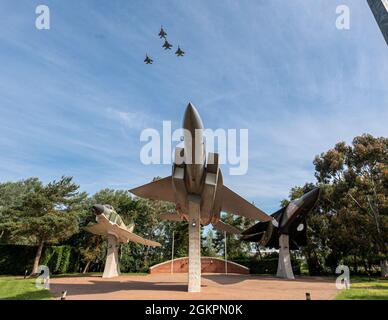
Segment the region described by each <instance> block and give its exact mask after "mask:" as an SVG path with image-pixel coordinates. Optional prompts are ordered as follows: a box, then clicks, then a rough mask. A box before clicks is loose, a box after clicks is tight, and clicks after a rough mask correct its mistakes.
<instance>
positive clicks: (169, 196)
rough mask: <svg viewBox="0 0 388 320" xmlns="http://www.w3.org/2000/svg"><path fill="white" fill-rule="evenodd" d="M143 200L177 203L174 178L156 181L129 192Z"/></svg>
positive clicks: (169, 177)
mask: <svg viewBox="0 0 388 320" xmlns="http://www.w3.org/2000/svg"><path fill="white" fill-rule="evenodd" d="M129 192H131V193H133V194H134V195H137V196H138V197H141V198H146V199H151V200H161V201H168V202H175V192H174V189H173V187H172V177H171V176H168V177H166V178H163V179H159V180H155V181H153V182H150V183H147V184H145V185H143V186H141V187H138V188H135V189H132V190H129Z"/></svg>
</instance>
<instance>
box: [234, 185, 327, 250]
mask: <svg viewBox="0 0 388 320" xmlns="http://www.w3.org/2000/svg"><path fill="white" fill-rule="evenodd" d="M319 193H320V189H319V188H315V189H313V190H311V191H310V192H307V193H306V194H304V195H303V196H302V197H301V198H299V199H297V200H294V201H292V202H290V203H289V204H288V205H287V206H285V207H284V208H282V209H280V210H279V211H277V212H275V213H274V214H272V215H271V217H272V218H273V220H272V221H267V222H259V223H257V224H255V225H254V226H252V227H250V228H249V229H247V230H245V231H243V232H242V237H241V240H243V241H248V242H258V243H259V245H261V246H263V247H267V248H276V249H278V248H279V237H280V235H282V234H288V235H289V239H290V249H291V250H296V249H299V247H300V246H305V245H306V244H307V236H306V229H307V226H306V214H307V213H309V212H310V211H311V209H313V207H314V206H315V204H316V203H317V201H318V198H319Z"/></svg>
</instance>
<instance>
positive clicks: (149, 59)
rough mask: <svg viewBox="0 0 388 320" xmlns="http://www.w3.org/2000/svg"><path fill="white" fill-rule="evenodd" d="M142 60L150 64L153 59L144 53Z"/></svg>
mask: <svg viewBox="0 0 388 320" xmlns="http://www.w3.org/2000/svg"><path fill="white" fill-rule="evenodd" d="M144 62H145V64H152V63H153V62H154V60H152V59H151V58H150V57H149V56H148V55H146V57H145V59H144Z"/></svg>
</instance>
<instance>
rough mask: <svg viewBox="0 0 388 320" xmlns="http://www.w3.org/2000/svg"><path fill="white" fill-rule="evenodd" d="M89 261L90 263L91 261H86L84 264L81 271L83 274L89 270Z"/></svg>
mask: <svg viewBox="0 0 388 320" xmlns="http://www.w3.org/2000/svg"><path fill="white" fill-rule="evenodd" d="M90 263H91V261H88V263H87V264H86V266H85V268H84V271H82V273H83V274H85V273H87V272H88V271H89V267H90Z"/></svg>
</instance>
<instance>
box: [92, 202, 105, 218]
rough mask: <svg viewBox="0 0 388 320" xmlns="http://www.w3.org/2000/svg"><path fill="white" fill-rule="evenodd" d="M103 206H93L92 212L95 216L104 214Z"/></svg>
mask: <svg viewBox="0 0 388 320" xmlns="http://www.w3.org/2000/svg"><path fill="white" fill-rule="evenodd" d="M104 209H105V208H104V206H103V205H101V204H95V205H94V206H93V212H94V214H95V215H96V216H99V215H100V214H103V213H104Z"/></svg>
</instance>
